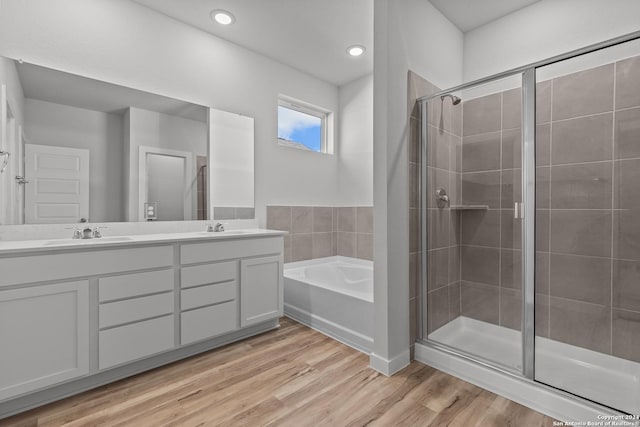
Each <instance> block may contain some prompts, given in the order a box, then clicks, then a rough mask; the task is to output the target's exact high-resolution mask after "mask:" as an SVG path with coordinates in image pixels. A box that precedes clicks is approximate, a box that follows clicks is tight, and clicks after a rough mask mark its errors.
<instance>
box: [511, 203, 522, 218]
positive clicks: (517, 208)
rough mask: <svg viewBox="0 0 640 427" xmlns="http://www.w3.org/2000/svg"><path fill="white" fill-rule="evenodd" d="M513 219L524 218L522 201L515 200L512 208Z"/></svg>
mask: <svg viewBox="0 0 640 427" xmlns="http://www.w3.org/2000/svg"><path fill="white" fill-rule="evenodd" d="M513 218H514V219H524V203H520V202H515V203H514V208H513Z"/></svg>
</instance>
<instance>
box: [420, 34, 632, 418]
mask: <svg viewBox="0 0 640 427" xmlns="http://www.w3.org/2000/svg"><path fill="white" fill-rule="evenodd" d="M637 37H638V34H635V35H630V36H627V37H624V38H620V39H618V40H614V41H610V42H606V43H603V44H601V45H599V46H593V47H591V48H586V49H583V50H581V51H579V52H574V53H570V54H567V55H563V56H561V57H557V58H553V59H550V60H547V61H542V62H540V63H538V64H534V65H532V66H529V67H523V68H522V69H518V70H513V71H510V72H505V73H502V74H500V75H496V76H494V77H489V78H486V79H482V80H481V81H478V82H476V83H471V84H466V85H462V86H459V87H456V88H452V89H451V90H447V91H441V92H436V93H434V94H433V95H428V96H424V97H422V98H419V99H418V102H417V104H418V107H419V111H420V141H421V159H420V166H419V171H420V174H419V176H420V179H421V181H420V194H421V200H420V208H421V209H420V212H421V230H420V233H421V235H422V248H423V249H422V252H421V258H422V259H421V264H422V268H421V272H423V273H424V274H422V275H421V277H422V279H421V286H420V295H419V297H420V306H421V309H420V316H419V318H420V321H419V323H420V324H419V325H418V339H419V340H420V341H421V342H422V343H424V344H425V345H428V346H432V347H435V348H439V349H443V350H445V351H447V352H449V353H455V354H457V355H460V356H463V357H466V358H470V359H473V360H475V361H478V362H480V363H483V364H485V365H490V366H493V367H495V368H496V369H499V370H501V371H503V372H504V371H507V372H510V373H512V374H514V375H519V376H522V377H525V378H528V379H530V380H533V381H536V382H539V383H541V384H545V385H547V386H551V387H554V388H556V389H559V390H562V391H564V392H568V393H571V394H573V395H575V396H578V397H580V398H584V399H587V400H590V401H592V402H595V403H597V404H599V405H603V406H607V407H610V408H613V409H615V410H618V411H622V412H626V413H631V414H640V41H639V40H638V38H637Z"/></svg>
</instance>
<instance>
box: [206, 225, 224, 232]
mask: <svg viewBox="0 0 640 427" xmlns="http://www.w3.org/2000/svg"><path fill="white" fill-rule="evenodd" d="M207 231H208V232H209V233H219V232H221V231H224V225H222V223H220V222H218V223H216V225H215V226H214V225H211V224H209V225H208V226H207Z"/></svg>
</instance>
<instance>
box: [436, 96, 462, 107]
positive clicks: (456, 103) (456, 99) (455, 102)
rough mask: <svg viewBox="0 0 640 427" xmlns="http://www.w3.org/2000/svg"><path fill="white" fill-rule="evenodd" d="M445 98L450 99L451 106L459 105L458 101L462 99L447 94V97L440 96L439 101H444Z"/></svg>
mask: <svg viewBox="0 0 640 427" xmlns="http://www.w3.org/2000/svg"><path fill="white" fill-rule="evenodd" d="M447 97H449V98H451V102H452V103H453V105H458V104H460V101H462V99H460V98H458V97H457V96H455V95H451V94H449V95H442V96H441V97H440V99H441V100H442V101H444V99H445V98H447Z"/></svg>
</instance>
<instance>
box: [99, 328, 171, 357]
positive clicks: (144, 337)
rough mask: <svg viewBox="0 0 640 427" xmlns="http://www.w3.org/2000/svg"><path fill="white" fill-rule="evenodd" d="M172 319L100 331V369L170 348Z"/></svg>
mask: <svg viewBox="0 0 640 427" xmlns="http://www.w3.org/2000/svg"><path fill="white" fill-rule="evenodd" d="M173 331H174V329H173V316H165V317H160V318H157V319H152V320H146V321H144V322H140V323H133V324H131V325H126V326H121V327H119V328H113V329H108V330H106V331H100V336H99V352H98V354H99V356H98V357H99V362H98V365H99V367H100V369H105V368H110V367H112V366H115V365H119V364H121V363H125V362H129V361H131V360H135V359H140V358H142V357H146V356H151V355H152V354H155V353H159V352H161V351H164V350H169V349H171V348H172V347H173Z"/></svg>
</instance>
